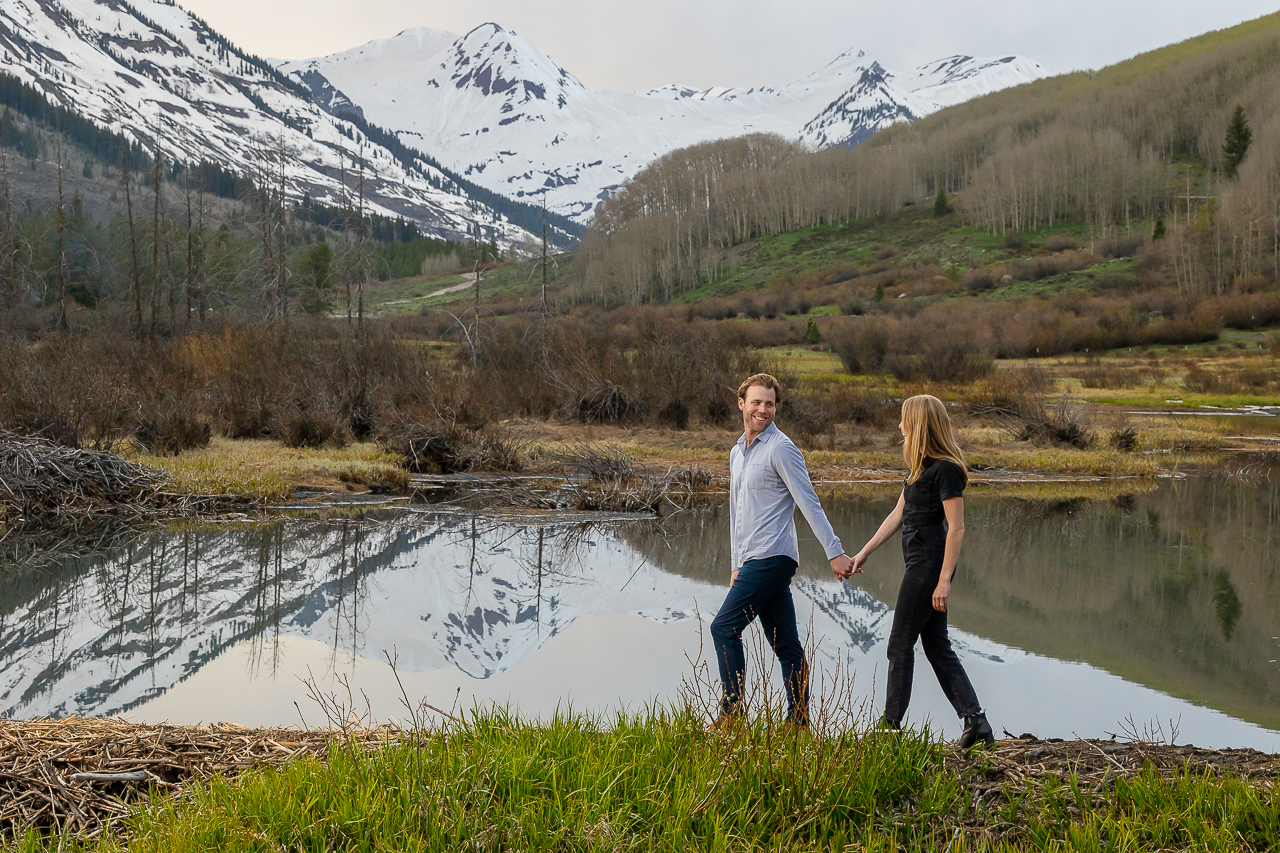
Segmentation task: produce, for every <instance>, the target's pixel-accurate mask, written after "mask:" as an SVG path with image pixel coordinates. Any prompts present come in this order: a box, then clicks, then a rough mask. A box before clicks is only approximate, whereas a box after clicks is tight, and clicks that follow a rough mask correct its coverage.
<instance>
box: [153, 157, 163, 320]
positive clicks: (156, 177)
mask: <svg viewBox="0 0 1280 853" xmlns="http://www.w3.org/2000/svg"><path fill="white" fill-rule="evenodd" d="M162 157H163V155H162V154H161V153H160V147H159V146H156V153H155V158H154V161H153V162H152V170H151V186H152V188H153V189H154V190H155V193H154V200H155V204H154V208H153V210H152V212H151V331H150V334H152V335H154V334H155V333H156V327H157V326H159V324H160V167H161V165H162V164H161V159H162Z"/></svg>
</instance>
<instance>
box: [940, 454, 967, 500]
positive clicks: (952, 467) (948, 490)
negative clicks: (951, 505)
mask: <svg viewBox="0 0 1280 853" xmlns="http://www.w3.org/2000/svg"><path fill="white" fill-rule="evenodd" d="M938 497H939V498H941V499H942V500H944V501H946V500H951V499H952V498H962V497H964V472H963V471H961V470H960V466H959V465H957V464H956V463H954V462H948V461H947V460H945V459H944V460H943V461H942V463H941V464H940V465H939V469H938Z"/></svg>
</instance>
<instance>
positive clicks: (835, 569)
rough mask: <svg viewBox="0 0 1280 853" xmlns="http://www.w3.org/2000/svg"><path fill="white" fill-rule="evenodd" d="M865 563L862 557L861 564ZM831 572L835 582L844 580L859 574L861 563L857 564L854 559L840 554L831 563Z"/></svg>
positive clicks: (864, 558)
mask: <svg viewBox="0 0 1280 853" xmlns="http://www.w3.org/2000/svg"><path fill="white" fill-rule="evenodd" d="M859 556H861V555H859ZM866 561H867V559H866V557H863V558H862V562H863V563H865V562H866ZM831 571H832V573H833V574H835V576H836V579H837V580H844V579H845V578H848V577H851V576H852V575H854V574H857V573H858V572H861V571H862V563H859V562H858V561H857V558H856V557H850V556H849V555H848V554H841V555H840V556H838V557H836V558H835V559H834V560H832V561H831Z"/></svg>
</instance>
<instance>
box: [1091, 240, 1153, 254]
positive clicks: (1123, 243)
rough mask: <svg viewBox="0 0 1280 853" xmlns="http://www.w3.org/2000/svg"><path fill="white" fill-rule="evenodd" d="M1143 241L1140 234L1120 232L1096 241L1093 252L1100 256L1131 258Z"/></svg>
mask: <svg viewBox="0 0 1280 853" xmlns="http://www.w3.org/2000/svg"><path fill="white" fill-rule="evenodd" d="M1143 242H1144V240H1143V237H1142V235H1141V234H1120V235H1116V236H1114V237H1107V238H1104V239H1102V240H1099V241H1097V242H1096V243H1095V244H1094V253H1095V254H1096V255H1097V256H1098V257H1100V258H1132V257H1133V256H1134V255H1136V254H1137V253H1138V249H1140V248H1142V244H1143Z"/></svg>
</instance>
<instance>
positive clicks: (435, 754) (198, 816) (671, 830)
mask: <svg viewBox="0 0 1280 853" xmlns="http://www.w3.org/2000/svg"><path fill="white" fill-rule="evenodd" d="M947 755H948V752H947V750H946V749H944V748H943V747H942V746H940V745H939V744H938V743H936V742H934V741H933V740H931V739H930V738H928V737H927V736H922V735H919V734H914V733H909V732H908V733H904V734H902V735H899V736H884V735H873V736H867V737H862V736H858V735H854V734H845V735H841V736H837V737H826V738H812V737H809V736H807V735H802V734H799V735H798V734H794V733H788V732H784V731H780V730H778V729H776V728H772V727H765V726H756V727H754V728H750V729H747V730H744V731H741V732H738V733H736V734H733V735H727V736H713V735H707V734H704V733H703V732H702V730H701V721H700V720H699V719H698V718H696V717H695V716H693V715H690V714H672V713H666V712H656V713H652V714H649V715H644V716H639V717H631V718H622V719H618V720H612V721H610V725H608V726H602V725H600V724H599V723H598V722H597V721H593V720H591V719H588V718H585V717H575V716H568V715H562V716H560V717H558V718H556V719H555V720H552V721H550V722H548V723H545V724H541V725H534V724H526V723H522V722H519V721H517V720H513V719H511V718H510V717H508V716H507V715H505V714H503V713H502V712H485V713H482V714H479V715H478V716H477V717H476V718H475V719H474V720H473V721H472V722H471V723H469V724H468V725H466V726H459V727H454V728H452V729H451V730H449V731H442V732H437V733H432V734H426V735H423V736H422V737H421V742H420V743H414V744H405V745H396V746H387V747H382V748H379V749H376V750H374V751H372V752H368V753H366V752H362V751H359V750H354V749H349V748H347V747H345V746H343V745H342V744H341V743H340V742H339V743H336V744H335V745H334V746H333V747H331V751H330V755H329V759H328V761H327V762H326V763H322V762H317V761H313V760H300V761H296V762H294V763H290V764H287V765H285V766H283V767H281V768H279V769H270V770H258V771H254V772H251V773H248V774H247V775H245V776H243V777H241V778H240V779H239V780H237V781H233V782H228V781H223V780H220V779H214V780H213V781H212V782H211V783H209V784H208V785H206V786H204V787H195V788H193V789H191V790H190V792H189V793H188V794H187V795H185V796H183V797H180V798H175V799H165V800H160V801H159V802H157V803H155V804H153V805H152V806H150V807H148V808H145V809H144V810H143V811H141V812H139V813H137V814H135V815H133V816H132V817H131V818H129V820H128V824H127V838H128V842H127V849H128V850H131V851H134V853H141V852H142V851H172V852H173V853H181V851H193V853H194V851H276V850H289V851H329V850H342V851H345V850H367V851H382V850H387V851H390V850H396V851H426V850H440V851H453V850H464V849H465V850H495V851H496V850H526V851H535V850H547V851H552V850H555V851H578V850H581V851H588V850H600V851H606V850H607V851H615V850H671V851H676V850H679V851H685V850H705V851H737V850H743V851H746V850H776V851H819V850H822V851H828V850H850V851H852V850H886V851H887V850H895V851H896V850H902V849H906V850H925V849H938V850H941V849H944V848H945V849H950V850H965V849H968V850H977V849H987V850H995V849H1005V850H1010V849H1043V850H1078V851H1100V850H1102V849H1107V850H1130V851H1146V850H1151V851H1155V850H1173V849H1176V850H1190V849H1195V850H1210V851H1219V850H1221V851H1226V850H1231V851H1238V850H1265V849H1272V848H1274V846H1275V845H1277V844H1280V802H1277V796H1276V793H1275V790H1274V789H1273V788H1263V787H1261V786H1255V785H1252V784H1250V783H1249V782H1247V781H1245V780H1242V779H1235V778H1223V779H1215V778H1212V777H1208V776H1198V775H1189V774H1181V775H1177V776H1174V777H1173V778H1162V777H1161V776H1160V775H1158V774H1157V773H1155V772H1154V771H1152V772H1148V773H1145V774H1143V775H1140V776H1138V777H1136V778H1120V779H1117V780H1115V782H1114V784H1113V785H1111V786H1105V785H1104V786H1103V787H1102V790H1101V791H1100V792H1099V791H1094V790H1091V789H1090V787H1089V786H1086V785H1082V784H1080V783H1079V782H1078V781H1077V780H1076V779H1074V778H1072V779H1067V780H1061V779H1059V778H1058V777H1050V778H1048V779H1045V780H1040V781H1032V782H1029V783H1021V784H1018V783H1012V784H1006V786H1005V787H1004V789H1003V790H1002V791H1001V792H999V793H998V794H997V795H996V796H995V799H994V800H992V799H987V800H985V801H984V802H983V804H982V807H981V808H980V809H978V810H977V811H971V808H972V804H973V803H974V802H975V799H974V796H973V793H974V789H973V788H971V787H970V785H969V784H968V783H970V782H973V781H980V779H981V777H982V773H983V762H982V761H981V760H979V761H978V762H976V766H975V765H974V764H970V765H968V766H967V769H960V768H958V767H957V765H955V764H952V763H949V762H948V760H947ZM975 823H977V824H978V827H977V828H975V827H974V824H975ZM982 830H985V831H986V832H989V833H990V835H991V836H992V837H993V839H994V843H992V842H991V841H988V842H987V843H985V844H984V843H981V831H982ZM16 848H17V849H18V850H21V851H23V853H35V851H40V850H52V849H62V850H71V851H74V850H85V851H88V850H103V851H116V850H123V849H125V842H123V841H121V840H120V839H119V838H118V837H108V838H106V839H100V840H97V841H93V842H78V841H75V840H73V839H49V840H41V839H39V838H38V837H36V836H35V835H30V836H28V837H27V838H26V839H25V840H24V841H22V842H20V843H19V844H17V845H16Z"/></svg>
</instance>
